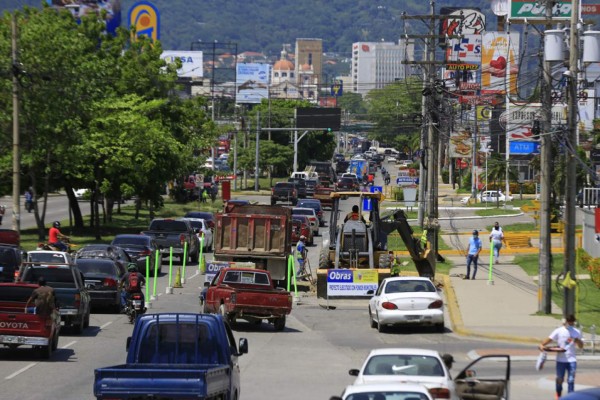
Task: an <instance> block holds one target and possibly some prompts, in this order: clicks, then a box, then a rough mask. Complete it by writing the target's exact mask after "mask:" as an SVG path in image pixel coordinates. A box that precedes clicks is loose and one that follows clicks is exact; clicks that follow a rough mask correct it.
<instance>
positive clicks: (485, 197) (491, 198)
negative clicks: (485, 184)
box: [477, 190, 513, 203]
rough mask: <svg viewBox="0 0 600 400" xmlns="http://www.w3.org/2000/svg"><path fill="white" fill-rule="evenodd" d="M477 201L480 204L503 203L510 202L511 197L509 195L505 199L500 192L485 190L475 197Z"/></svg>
mask: <svg viewBox="0 0 600 400" xmlns="http://www.w3.org/2000/svg"><path fill="white" fill-rule="evenodd" d="M477 200H479V201H480V202H482V203H488V202H492V203H495V202H498V201H499V202H500V203H504V202H505V201H507V200H508V201H512V200H513V196H510V195H509V196H508V199H507V197H506V196H505V195H504V193H502V191H501V190H485V191H483V192H481V193H479V194H478V195H477Z"/></svg>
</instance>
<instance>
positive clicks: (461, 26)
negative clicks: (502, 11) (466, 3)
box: [440, 7, 485, 45]
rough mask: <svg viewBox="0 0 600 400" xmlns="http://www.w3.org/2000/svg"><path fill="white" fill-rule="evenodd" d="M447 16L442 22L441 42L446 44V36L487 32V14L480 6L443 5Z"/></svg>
mask: <svg viewBox="0 0 600 400" xmlns="http://www.w3.org/2000/svg"><path fill="white" fill-rule="evenodd" d="M440 14H442V15H444V16H445V17H444V18H443V19H442V21H441V24H440V44H441V45H445V44H446V39H445V38H446V36H454V35H470V34H482V33H483V32H485V14H483V13H482V12H481V11H480V10H479V9H478V8H456V7H442V8H441V9H440Z"/></svg>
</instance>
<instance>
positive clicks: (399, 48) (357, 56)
mask: <svg viewBox="0 0 600 400" xmlns="http://www.w3.org/2000/svg"><path fill="white" fill-rule="evenodd" d="M405 43H406V41H404V40H401V41H400V43H399V44H396V43H393V42H357V43H353V44H352V86H351V87H350V88H349V89H350V90H351V91H352V92H354V93H360V94H361V95H363V96H364V95H365V94H367V93H368V92H369V91H371V90H373V89H381V88H383V87H384V86H386V85H387V84H389V83H392V82H395V81H397V80H404V79H406V77H407V74H405V71H408V69H407V65H406V64H403V63H402V62H403V61H405V60H413V59H414V45H413V44H412V43H408V45H405Z"/></svg>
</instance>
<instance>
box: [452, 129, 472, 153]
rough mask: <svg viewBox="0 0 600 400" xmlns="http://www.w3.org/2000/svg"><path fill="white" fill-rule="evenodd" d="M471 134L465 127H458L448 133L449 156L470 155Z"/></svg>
mask: <svg viewBox="0 0 600 400" xmlns="http://www.w3.org/2000/svg"><path fill="white" fill-rule="evenodd" d="M472 142H473V140H472V134H471V132H470V131H467V130H466V129H458V130H456V131H453V132H451V133H450V146H449V147H450V148H449V151H450V157H465V156H470V155H471V146H472Z"/></svg>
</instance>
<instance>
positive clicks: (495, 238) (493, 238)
mask: <svg viewBox="0 0 600 400" xmlns="http://www.w3.org/2000/svg"><path fill="white" fill-rule="evenodd" d="M502 242H504V232H502V228H500V224H499V223H498V221H496V223H494V227H493V228H492V232H491V233H490V243H491V244H492V248H493V249H494V264H500V249H501V248H502Z"/></svg>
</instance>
